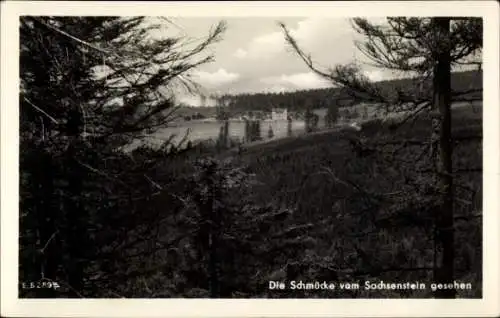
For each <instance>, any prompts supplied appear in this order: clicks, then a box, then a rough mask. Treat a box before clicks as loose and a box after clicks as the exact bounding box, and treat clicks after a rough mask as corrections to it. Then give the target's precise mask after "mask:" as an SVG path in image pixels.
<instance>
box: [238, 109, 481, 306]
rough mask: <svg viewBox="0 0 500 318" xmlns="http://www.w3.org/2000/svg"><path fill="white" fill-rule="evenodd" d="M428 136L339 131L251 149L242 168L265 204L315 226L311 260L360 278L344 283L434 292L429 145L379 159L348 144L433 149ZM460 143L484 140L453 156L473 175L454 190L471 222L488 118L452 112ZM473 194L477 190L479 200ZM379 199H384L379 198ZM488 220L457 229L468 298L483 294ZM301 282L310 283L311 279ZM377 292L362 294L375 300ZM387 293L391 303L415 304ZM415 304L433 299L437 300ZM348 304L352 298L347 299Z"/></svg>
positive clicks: (425, 124)
mask: <svg viewBox="0 0 500 318" xmlns="http://www.w3.org/2000/svg"><path fill="white" fill-rule="evenodd" d="M429 127H430V121H429V119H427V118H425V116H421V117H420V118H419V119H418V120H416V121H415V122H414V123H413V124H408V125H405V126H403V127H402V128H400V129H398V131H397V132H395V133H394V132H389V131H388V130H387V129H386V127H384V126H383V125H379V124H374V125H373V127H370V128H367V129H364V130H363V131H362V132H359V133H358V132H346V131H340V132H338V131H334V132H327V133H321V134H315V135H310V136H303V137H300V138H293V139H284V140H281V141H279V142H275V143H268V144H264V145H261V146H258V147H254V148H252V149H249V151H248V152H246V153H245V154H243V155H242V156H240V157H239V160H240V161H241V162H242V163H247V164H249V165H250V167H251V169H252V170H253V171H254V172H255V173H256V174H257V177H258V179H259V181H260V182H261V186H259V187H256V188H255V189H254V190H253V194H254V196H255V197H256V198H257V200H258V201H261V202H263V203H264V202H274V203H275V204H277V205H279V206H286V207H295V208H297V209H298V213H297V214H296V220H295V221H296V222H299V223H300V222H313V223H314V224H315V225H316V227H315V229H314V230H312V231H311V232H310V233H309V235H310V236H312V237H313V238H314V239H315V240H316V242H317V243H316V244H315V246H314V247H311V249H309V250H306V251H304V257H305V256H306V255H309V256H308V257H312V259H314V261H313V262H316V263H319V262H324V261H325V260H329V261H328V262H330V263H331V264H332V265H333V266H334V267H336V268H339V269H340V268H341V269H344V270H347V272H352V271H354V272H356V273H357V274H353V273H351V274H349V275H355V276H352V277H353V278H349V277H351V276H346V277H347V278H344V279H353V280H357V281H361V282H362V280H364V279H374V278H376V279H382V280H385V281H388V280H389V281H396V282H399V281H413V280H419V281H424V282H427V283H430V282H431V277H432V272H431V271H430V270H427V269H426V268H429V267H431V266H432V258H433V255H432V251H433V243H432V213H433V211H432V210H429V209H427V208H428V207H429V206H432V204H433V203H435V200H434V199H433V197H432V195H431V194H428V193H429V192H428V191H427V190H428V189H427V190H426V189H425V188H428V186H429V184H431V181H432V179H431V178H432V174H430V173H428V172H425V170H426V169H430V168H431V162H430V161H429V160H428V159H425V158H427V156H423V159H421V160H419V161H418V162H414V161H415V159H416V158H417V156H418V155H419V154H420V153H421V152H422V151H423V149H424V146H423V145H413V146H408V147H405V148H404V149H402V150H400V151H398V152H397V154H396V155H393V156H391V155H386V154H387V153H390V151H391V150H395V149H394V147H393V146H391V145H388V146H384V147H381V146H378V147H375V146H374V147H375V148H376V149H377V151H375V152H373V153H371V154H369V155H366V156H363V155H360V154H357V153H356V152H354V151H353V149H352V147H351V146H350V143H349V142H348V139H350V138H352V137H353V135H358V137H366V139H365V141H366V143H367V144H368V145H369V144H372V143H374V142H382V141H383V140H387V139H389V140H393V139H395V138H397V139H404V138H406V139H412V140H421V141H427V140H428V137H427V136H428V131H429ZM453 134H454V136H455V137H465V136H478V137H479V139H477V138H476V139H474V138H472V139H470V140H461V141H460V142H459V143H458V144H457V145H456V146H455V149H454V168H455V169H472V170H474V171H470V172H459V173H457V178H456V183H457V184H458V185H459V186H460V187H459V188H457V190H456V191H457V201H456V215H458V216H467V215H470V214H474V213H477V212H480V211H481V210H482V202H481V198H482V195H481V186H482V172H481V171H475V169H481V167H482V146H481V139H480V138H481V136H482V119H481V112H479V113H474V112H472V111H471V108H461V109H456V110H454V115H453ZM396 136H397V137H396ZM372 146H373V144H372ZM391 147H392V149H388V148H391ZM383 149H385V150H386V151H382V150H383ZM384 153H385V154H384ZM417 170H421V171H424V172H417ZM413 183H415V184H417V185H418V191H415V189H414V188H413V187H412V186H411V184H413ZM462 187H463V188H462ZM467 189H472V190H473V191H475V192H476V193H475V196H472V195H471V191H469V190H467ZM426 191H427V192H426ZM379 195H380V196H379ZM377 196H378V198H379V199H380V197H382V199H380V200H379V199H374V197H377ZM377 200H378V201H377ZM480 220H481V219H480V218H476V219H471V220H468V221H465V222H464V221H459V222H458V223H457V232H456V233H457V235H456V240H457V278H458V279H459V280H462V281H464V282H471V283H472V284H473V291H463V292H461V293H460V295H461V296H476V297H477V296H480V293H481V291H480V288H478V287H479V286H480V283H481V266H482V262H481V233H482V232H481V222H480ZM363 255H365V256H363ZM401 267H402V268H401ZM377 268H378V270H376V269H377ZM418 268H422V269H421V270H419V269H418ZM391 269H394V270H391ZM377 271H378V272H379V273H378V274H377ZM356 275H357V276H356ZM302 277H303V278H304V279H307V278H308V276H307V274H304V275H303V276H302ZM373 293H375V292H371V293H370V294H369V295H368V294H366V295H364V294H363V293H362V292H359V293H358V294H356V295H357V296H358V297H363V296H368V297H374V296H375V297H376V296H377V295H376V294H373ZM379 293H380V294H378V295H379V296H388V297H391V296H396V297H400V296H403V297H404V296H405V295H408V296H409V295H410V294H405V293H404V292H402V293H401V294H400V293H398V292H389V291H383V292H379ZM412 295H413V296H417V297H418V296H422V297H426V296H429V293H428V291H427V293H425V292H416V293H414V294H412ZM295 296H298V295H295ZM342 296H347V297H349V296H348V295H345V293H344V295H341V297H342Z"/></svg>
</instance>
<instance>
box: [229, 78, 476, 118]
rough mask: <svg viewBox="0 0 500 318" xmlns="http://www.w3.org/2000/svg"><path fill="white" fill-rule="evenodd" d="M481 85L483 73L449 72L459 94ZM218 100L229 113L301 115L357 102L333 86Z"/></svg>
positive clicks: (415, 85) (405, 84)
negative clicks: (276, 109)
mask: <svg viewBox="0 0 500 318" xmlns="http://www.w3.org/2000/svg"><path fill="white" fill-rule="evenodd" d="M430 85H431V83H430V82H429V80H426V81H423V83H422V84H420V81H417V80H415V79H410V78H408V79H397V80H387V81H380V82H377V83H376V86H377V87H378V88H380V89H381V90H382V91H394V89H395V88H399V89H401V90H402V91H405V92H408V93H412V94H413V92H417V91H418V90H430V88H431V86H430ZM482 86H483V81H482V72H478V71H476V70H474V71H463V72H455V73H452V77H451V87H452V89H453V90H456V91H461V92H466V91H476V93H471V96H470V97H476V98H477V96H476V95H477V89H481V88H482ZM473 94H476V95H473ZM221 99H226V100H229V109H230V112H231V113H232V114H238V113H241V112H246V111H256V110H259V111H271V109H272V108H273V107H283V108H288V109H289V110H290V111H299V112H301V111H305V110H306V109H307V108H312V109H318V108H328V107H329V106H331V105H332V104H333V105H337V106H341V107H342V106H350V105H352V104H355V102H356V100H355V99H354V98H353V97H352V96H351V94H350V92H349V91H348V90H346V89H343V88H335V87H333V88H321V89H310V90H300V91H295V92H281V93H244V94H238V95H224V96H222V97H221Z"/></svg>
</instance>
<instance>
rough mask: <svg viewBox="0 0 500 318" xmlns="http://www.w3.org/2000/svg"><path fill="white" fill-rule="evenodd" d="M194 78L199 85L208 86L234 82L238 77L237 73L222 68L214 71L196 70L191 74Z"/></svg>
mask: <svg viewBox="0 0 500 318" xmlns="http://www.w3.org/2000/svg"><path fill="white" fill-rule="evenodd" d="M193 75H194V76H193V77H194V79H195V80H196V81H197V82H198V83H200V84H201V85H204V86H208V87H212V88H213V87H219V86H222V85H226V84H229V83H231V82H235V81H237V80H238V79H239V78H240V74H238V73H230V72H228V71H226V70H225V69H223V68H220V69H218V70H217V71H215V72H212V73H210V72H205V71H197V72H195V73H194V74H193Z"/></svg>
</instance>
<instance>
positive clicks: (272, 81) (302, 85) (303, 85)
mask: <svg viewBox="0 0 500 318" xmlns="http://www.w3.org/2000/svg"><path fill="white" fill-rule="evenodd" d="M260 81H261V82H262V83H264V84H268V85H271V86H273V87H274V86H279V87H286V88H288V89H289V90H291V89H313V88H326V87H331V86H332V84H331V83H330V82H329V81H327V80H325V79H323V78H321V77H320V76H318V75H316V74H314V73H313V72H307V73H295V74H290V75H286V74H283V75H281V76H273V77H266V78H262V79H261V80H260Z"/></svg>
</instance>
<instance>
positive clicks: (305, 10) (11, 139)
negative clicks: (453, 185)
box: [0, 1, 500, 317]
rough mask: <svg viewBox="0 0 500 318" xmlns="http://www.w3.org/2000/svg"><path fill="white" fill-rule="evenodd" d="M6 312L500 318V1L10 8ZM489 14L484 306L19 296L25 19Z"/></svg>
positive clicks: (4, 158)
mask: <svg viewBox="0 0 500 318" xmlns="http://www.w3.org/2000/svg"><path fill="white" fill-rule="evenodd" d="M1 6H2V7H1V21H2V24H1V61H2V64H1V106H2V107H1V126H0V127H1V144H0V145H1V253H2V262H1V306H0V307H1V314H2V316H9V317H21V316H31V317H62V316H75V317H90V316H92V317H99V316H100V317H125V316H127V317H193V316H211V317H235V316H237V317H241V316H248V317H263V316H266V317H267V316H268V317H271V316H273V317H305V316H307V317H313V316H314V317H320V316H321V317H327V316H328V317H331V316H335V317H336V316H435V317H438V316H457V317H458V316H467V317H476V316H498V315H500V305H499V302H498V295H499V294H500V293H499V286H500V279H499V268H500V264H499V254H498V251H499V245H498V243H499V233H500V226H499V225H500V222H499V215H500V214H499V211H500V207H499V204H498V196H499V194H500V186H499V184H500V182H499V181H500V174H499V166H500V156H499V145H500V141H499V135H500V133H499V127H500V125H499V118H500V117H499V109H500V108H499V95H498V88H499V86H500V83H499V78H498V71H499V69H500V65H499V44H498V40H499V29H500V26H499V6H498V4H497V3H496V2H495V1H441V2H431V1H428V2H427V1H425V2H417V1H408V2H404V1H390V2H375V1H373V2H372V1H370V2H364V1H352V2H333V1H332V2H309V1H307V2H305V1H304V2H121V1H116V2H97V1H96V2H91V1H88V2H62V1H61V2H55V1H54V2H52V1H37V2H29V1H5V2H2V3H1ZM27 14H31V15H129V16H133V15H150V16H153V15H165V16H183V17H184V16H191V17H195V16H198V17H202V16H204V17H207V16H212V17H233V16H234V17H242V16H254V17H255V16H279V17H286V16H299V17H306V16H307V17H309V16H324V17H326V16H328V17H349V16H405V15H406V16H439V15H441V16H482V17H483V18H484V30H485V31H484V51H483V52H484V53H483V54H484V55H483V57H484V68H483V69H484V79H485V80H484V102H483V104H484V113H483V114H484V125H483V129H484V154H485V155H484V156H483V157H484V161H483V164H484V165H483V167H484V179H483V183H484V198H485V199H484V212H485V213H484V217H483V218H484V240H483V247H484V249H483V254H484V262H483V263H484V265H483V266H484V271H483V277H484V279H483V293H484V298H483V299H481V300H459V299H457V300H434V299H428V300H416V299H415V300H379V299H372V300H359V299H358V300H294V299H283V300H264V299H261V300H252V299H249V300H180V299H174V300H154V299H151V300H148V299H146V300H115V299H113V300H111V299H103V300H86V299H84V300H63V299H56V300H19V299H17V277H18V268H17V265H18V243H17V241H18V231H19V229H18V213H19V211H18V195H19V193H18V185H19V182H18V176H19V171H18V156H19V153H18V145H19V135H18V131H19V123H18V120H17V118H18V115H19V113H18V107H17V105H19V103H18V98H19V97H18V92H19V75H18V74H19V55H18V49H19V48H18V41H19V40H18V39H19V29H18V23H19V16H20V15H27Z"/></svg>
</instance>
